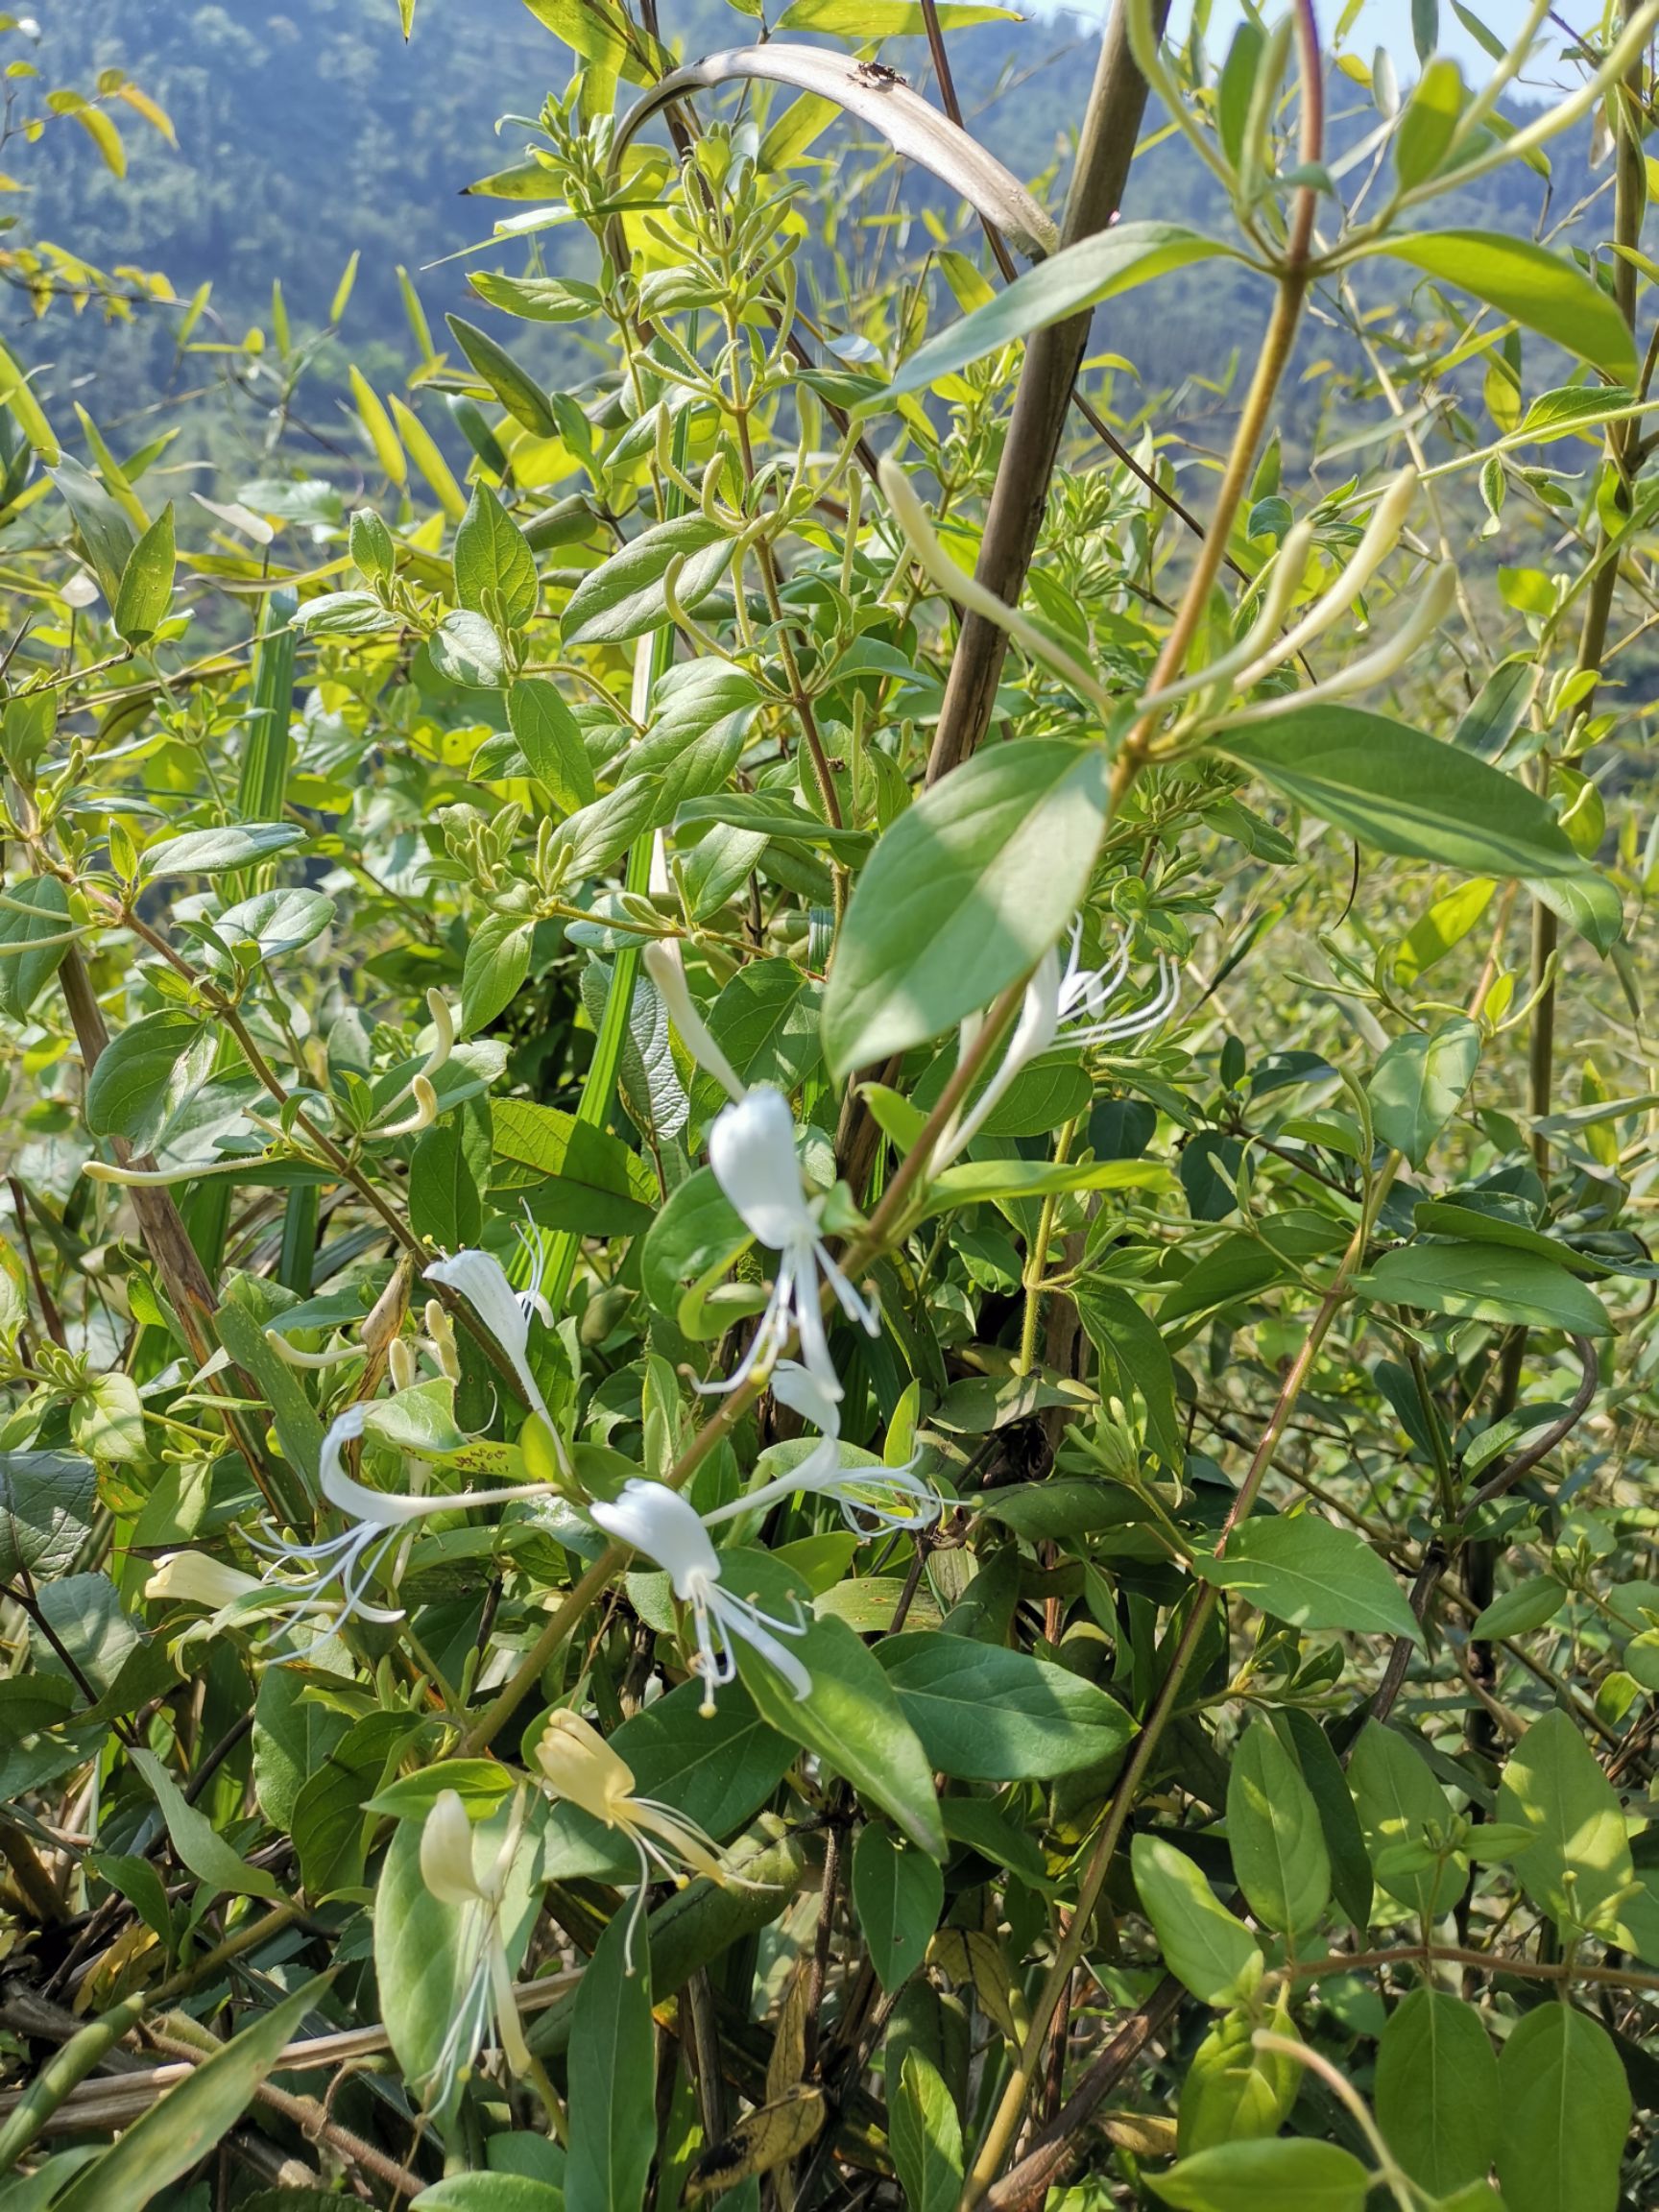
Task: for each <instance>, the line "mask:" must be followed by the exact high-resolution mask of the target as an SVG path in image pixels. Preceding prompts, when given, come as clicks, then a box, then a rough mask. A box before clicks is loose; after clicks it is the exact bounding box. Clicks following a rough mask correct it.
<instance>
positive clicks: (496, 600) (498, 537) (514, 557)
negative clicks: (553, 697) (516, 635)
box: [454, 484, 552, 690]
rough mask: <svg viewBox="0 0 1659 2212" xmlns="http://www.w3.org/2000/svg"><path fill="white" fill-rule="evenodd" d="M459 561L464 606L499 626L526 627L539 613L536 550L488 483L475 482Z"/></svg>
mask: <svg viewBox="0 0 1659 2212" xmlns="http://www.w3.org/2000/svg"><path fill="white" fill-rule="evenodd" d="M454 562H455V596H456V598H457V599H458V600H459V601H460V602H461V605H462V606H463V607H465V608H468V609H469V611H470V612H471V613H474V614H482V615H484V616H485V617H486V618H487V619H488V620H489V621H490V622H492V623H493V625H494V626H495V627H496V628H497V629H505V630H522V629H523V628H524V626H525V624H526V623H527V622H529V621H530V619H531V618H532V616H533V615H534V614H535V613H536V595H537V590H538V585H537V579H536V556H535V555H534V554H533V553H532V552H531V550H530V548H529V546H528V545H527V544H526V543H525V541H524V534H523V532H522V531H521V530H520V529H519V527H518V525H517V522H515V521H514V519H513V517H512V516H511V515H509V514H508V512H507V510H506V508H505V507H503V506H502V504H501V502H500V500H499V499H497V498H496V496H495V494H494V493H493V492H492V491H491V489H490V487H489V485H488V484H478V485H475V486H474V487H473V491H472V498H471V503H470V504H469V507H468V509H467V512H466V514H465V515H464V516H463V517H462V518H461V523H460V526H459V528H458V529H457V530H456V532H455V550H454ZM547 688H548V689H549V690H550V689H551V688H552V686H551V685H548V686H547Z"/></svg>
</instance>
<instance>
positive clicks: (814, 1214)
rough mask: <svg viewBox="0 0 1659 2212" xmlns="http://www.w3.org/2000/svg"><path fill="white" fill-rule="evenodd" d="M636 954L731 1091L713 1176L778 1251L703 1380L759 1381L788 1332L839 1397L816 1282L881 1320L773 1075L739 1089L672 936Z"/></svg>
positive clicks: (712, 1147) (717, 1121) (869, 1322)
mask: <svg viewBox="0 0 1659 2212" xmlns="http://www.w3.org/2000/svg"><path fill="white" fill-rule="evenodd" d="M642 957H643V959H644V962H645V968H646V972H647V974H649V975H650V977H651V980H652V981H653V982H654V983H655V984H656V986H657V988H658V990H659V992H660V993H661V997H662V1001H663V1003H664V1005H666V1007H667V1008H668V1012H669V1016H670V1018H671V1019H672V1021H673V1022H674V1025H675V1027H676V1028H677V1029H678V1030H679V1032H680V1034H681V1037H682V1038H683V1039H684V1041H685V1046H686V1047H687V1049H688V1050H689V1051H690V1053H691V1055H692V1057H693V1059H694V1060H695V1061H696V1062H697V1064H698V1066H699V1067H700V1068H703V1069H706V1070H708V1072H709V1074H710V1075H712V1076H714V1077H715V1078H716V1079H717V1080H718V1081H719V1082H720V1083H722V1084H723V1085H724V1086H725V1088H726V1090H727V1091H728V1092H729V1093H730V1094H731V1097H732V1103H731V1105H730V1106H725V1107H722V1108H721V1110H720V1112H719V1113H718V1114H717V1115H716V1116H715V1118H714V1125H713V1127H712V1128H711V1129H710V1130H709V1166H710V1167H711V1168H712V1169H713V1171H714V1180H715V1181H716V1182H717V1183H718V1184H719V1186H720V1188H721V1190H723V1191H724V1192H725V1193H726V1196H727V1197H728V1198H729V1199H730V1200H731V1202H732V1204H733V1208H734V1209H735V1210H736V1213H737V1214H738V1217H739V1218H740V1219H741V1221H742V1223H743V1226H744V1227H745V1228H746V1229H747V1230H748V1231H749V1233H750V1235H751V1236H753V1237H755V1238H757V1240H758V1241H759V1242H760V1243H762V1244H765V1245H768V1246H770V1248H771V1249H772V1250H773V1251H774V1252H776V1253H777V1254H778V1257H779V1266H778V1273H777V1276H776V1277H775V1279H774V1281H773V1285H772V1292H771V1296H770V1297H769V1298H768V1299H767V1302H766V1309H765V1311H764V1312H763V1313H762V1314H761V1316H760V1322H759V1326H758V1327H757V1330H756V1332H755V1336H754V1340H753V1341H752V1343H751V1344H750V1346H749V1349H748V1351H747V1352H746V1353H745V1355H744V1357H743V1358H742V1359H741V1361H740V1362H739V1363H738V1366H737V1369H736V1372H735V1373H734V1374H733V1375H732V1376H731V1377H729V1378H728V1380H727V1381H726V1382H724V1383H703V1384H702V1385H700V1387H701V1388H702V1389H703V1390H705V1391H706V1392H707V1391H724V1390H735V1389H737V1388H739V1387H740V1385H741V1384H743V1383H747V1382H748V1380H749V1378H750V1377H751V1376H752V1375H755V1376H758V1377H759V1378H760V1379H761V1380H764V1379H765V1377H766V1376H767V1375H768V1374H769V1373H770V1372H771V1370H772V1368H773V1366H774V1364H775V1363H776V1362H777V1360H778V1359H779V1358H781V1355H782V1353H783V1351H784V1349H785V1347H786V1346H787V1344H788V1342H789V1338H790V1335H791V1334H792V1333H793V1334H796V1335H797V1336H798V1337H799V1339H800V1344H801V1355H802V1358H804V1359H805V1363H806V1365H807V1366H808V1367H809V1368H810V1369H811V1371H812V1373H813V1374H814V1375H815V1376H816V1377H817V1378H818V1380H819V1382H820V1383H822V1384H823V1386H824V1388H825V1389H826V1390H829V1391H832V1392H833V1393H834V1395H835V1396H836V1397H837V1398H838V1397H839V1396H840V1395H841V1383H840V1379H839V1377H838V1376H837V1375H836V1373H835V1368H834V1365H833V1362H832V1361H831V1359H830V1358H829V1337H828V1335H827V1334H826V1332H825V1328H824V1306H823V1296H822V1291H821V1287H820V1286H821V1282H822V1283H828V1284H829V1287H830V1289H831V1290H832V1291H833V1292H834V1294H835V1297H836V1300H837V1301H838V1303H839V1305H840V1307H841V1310H842V1311H843V1312H844V1313H845V1314H846V1315H847V1318H848V1319H849V1320H850V1321H856V1322H857V1323H858V1325H859V1327H860V1328H862V1329H864V1330H866V1331H867V1332H868V1333H869V1334H870V1335H872V1336H875V1335H878V1334H879V1333H880V1329H881V1323H880V1319H879V1316H878V1313H877V1310H876V1308H875V1306H874V1305H873V1304H871V1303H870V1302H869V1301H868V1300H866V1299H865V1298H863V1297H861V1296H860V1295H859V1293H858V1292H857V1291H856V1290H855V1289H854V1286H853V1285H852V1284H851V1283H850V1282H849V1281H848V1279H847V1277H846V1275H845V1274H844V1273H843V1272H842V1270H841V1268H840V1267H839V1266H838V1265H837V1264H836V1262H835V1260H834V1258H833V1256H832V1255H831V1253H830V1251H829V1246H828V1245H827V1244H826V1243H825V1241H824V1239H823V1238H822V1237H821V1236H820V1235H819V1230H818V1215H819V1209H820V1206H821V1204H822V1201H821V1200H819V1199H817V1198H808V1197H807V1195H806V1190H805V1184H804V1183H803V1181H802V1176H801V1164H800V1161H799V1160H798V1159H797V1158H796V1154H795V1117H794V1114H793V1113H792V1112H791V1110H790V1106H789V1101H788V1099H787V1098H785V1097H784V1095H783V1094H782V1092H781V1091H780V1090H778V1089H777V1088H776V1086H775V1085H773V1084H771V1083H757V1084H756V1085H755V1086H754V1087H753V1088H752V1089H746V1088H745V1086H744V1084H743V1082H742V1080H741V1078H740V1077H739V1076H738V1074H737V1072H736V1070H734V1069H733V1066H732V1063H731V1062H730V1061H729V1060H728V1059H727V1057H726V1055H725V1053H724V1052H722V1051H721V1049H720V1047H719V1046H718V1045H717V1044H716V1043H715V1042H714V1039H713V1038H712V1037H711V1036H710V1035H709V1028H708V1025H707V1023H706V1022H704V1020H703V1017H702V1016H701V1015H700V1014H699V1013H698V1011H697V1009H696V1006H695V1005H694V1004H693V1003H692V999H691V994H690V992H689V991H688V990H687V989H686V985H685V963H684V961H683V959H682V957H681V953H680V948H679V945H678V944H677V943H670V942H669V941H668V940H666V939H663V940H660V941H659V942H657V943H656V944H653V945H648V946H646V948H645V950H644V953H643V955H642Z"/></svg>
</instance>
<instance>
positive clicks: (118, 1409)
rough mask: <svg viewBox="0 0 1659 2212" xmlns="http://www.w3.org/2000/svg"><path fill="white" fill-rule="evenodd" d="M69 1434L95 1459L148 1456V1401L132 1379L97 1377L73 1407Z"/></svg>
mask: <svg viewBox="0 0 1659 2212" xmlns="http://www.w3.org/2000/svg"><path fill="white" fill-rule="evenodd" d="M69 1433H70V1435H71V1436H72V1437H73V1438H74V1439H75V1442H76V1445H77V1446H78V1448H79V1449H80V1450H81V1451H83V1452H84V1453H86V1454H87V1455H88V1456H89V1457H91V1458H93V1459H111V1460H117V1461H120V1460H128V1459H142V1458H143V1456H144V1401H143V1400H142V1399H141V1398H140V1397H139V1395H138V1385H137V1383H134V1382H133V1380H132V1376H131V1375H124V1374H123V1373H122V1372H121V1371H120V1370H119V1369H118V1368H111V1369H110V1370H109V1371H108V1373H107V1374H104V1375H94V1376H93V1377H92V1379H91V1381H90V1382H89V1383H87V1385H86V1387H85V1389H84V1390H83V1391H81V1392H80V1394H79V1395H78V1396H77V1397H76V1398H75V1400H74V1401H73V1403H72V1404H71V1406H70V1407H69Z"/></svg>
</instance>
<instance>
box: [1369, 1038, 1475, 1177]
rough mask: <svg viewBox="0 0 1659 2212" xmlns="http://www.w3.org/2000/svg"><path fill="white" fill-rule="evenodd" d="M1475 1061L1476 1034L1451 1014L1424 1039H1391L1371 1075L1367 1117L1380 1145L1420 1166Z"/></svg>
mask: <svg viewBox="0 0 1659 2212" xmlns="http://www.w3.org/2000/svg"><path fill="white" fill-rule="evenodd" d="M1479 1059H1480V1032H1479V1028H1477V1026H1476V1025H1475V1023H1474V1022H1471V1021H1470V1020H1469V1019H1468V1018H1467V1016H1465V1015H1462V1014H1454V1015H1453V1016H1452V1018H1451V1019H1450V1020H1449V1021H1446V1022H1441V1024H1440V1026H1439V1027H1438V1028H1437V1029H1435V1030H1432V1031H1431V1032H1430V1033H1429V1034H1428V1035H1425V1034H1423V1033H1422V1032H1421V1031H1419V1030H1412V1031H1410V1032H1409V1033H1408V1034H1407V1036H1404V1037H1396V1038H1395V1040H1394V1042H1393V1043H1392V1044H1391V1045H1390V1046H1387V1048H1386V1049H1385V1050H1384V1052H1383V1056H1382V1058H1381V1059H1380V1060H1379V1061H1378V1063H1377V1065H1376V1067H1375V1069H1374V1070H1372V1073H1371V1080H1370V1082H1369V1083H1368V1084H1367V1085H1366V1087H1365V1088H1366V1091H1367V1093H1368V1094H1369V1096H1370V1100H1371V1119H1372V1122H1373V1124H1374V1126H1375V1128H1376V1131H1377V1134H1378V1136H1379V1137H1380V1138H1382V1140H1383V1143H1384V1144H1389V1145H1392V1147H1393V1148H1394V1150H1395V1151H1396V1152H1404V1153H1405V1155H1406V1157H1407V1160H1409V1161H1410V1163H1411V1165H1412V1166H1413V1167H1421V1166H1422V1165H1423V1163H1424V1161H1425V1160H1426V1159H1427V1158H1428V1157H1429V1153H1430V1150H1431V1146H1432V1145H1433V1142H1434V1140H1435V1138H1436V1137H1438V1136H1439V1134H1440V1132H1441V1130H1442V1129H1444V1128H1445V1126H1446V1124H1447V1122H1448V1121H1450V1120H1451V1118H1452V1117H1453V1115H1454V1114H1455V1113H1456V1111H1457V1109H1458V1107H1459V1106H1460V1105H1461V1104H1462V1102H1463V1095H1464V1094H1465V1092H1466V1091H1467V1090H1468V1088H1469V1086H1470V1084H1471V1083H1472V1082H1473V1081H1474V1080H1475V1070H1476V1067H1477V1066H1478V1065H1479Z"/></svg>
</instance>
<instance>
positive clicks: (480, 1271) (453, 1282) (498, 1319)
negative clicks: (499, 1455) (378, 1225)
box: [426, 1248, 557, 1433]
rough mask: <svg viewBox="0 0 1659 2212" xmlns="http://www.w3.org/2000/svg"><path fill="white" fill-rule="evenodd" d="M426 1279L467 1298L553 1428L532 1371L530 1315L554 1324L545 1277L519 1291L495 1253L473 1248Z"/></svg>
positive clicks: (436, 1265)
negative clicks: (544, 1294) (545, 1295)
mask: <svg viewBox="0 0 1659 2212" xmlns="http://www.w3.org/2000/svg"><path fill="white" fill-rule="evenodd" d="M426 1280H427V1282H428V1283H442V1284H443V1285H444V1286H445V1289H447V1290H456V1291H459V1292H460V1294H461V1296H462V1297H463V1298H465V1299H466V1301H467V1303H468V1305H469V1306H470V1307H471V1309H472V1310H473V1312H474V1313H476V1314H477V1316H478V1318H479V1320H480V1321H482V1322H483V1324H484V1326H485V1328H486V1329H488V1330H489V1332H490V1334H491V1335H492V1336H493V1337H494V1339H495V1341H496V1343H497V1344H499V1345H500V1347H501V1349H502V1351H503V1352H505V1353H506V1355H507V1358H508V1361H509V1363H510V1364H511V1366H512V1369H513V1372H514V1374H515V1376H516V1377H517V1381H518V1386H519V1388H520V1389H521V1390H522V1391H523V1393H524V1400H525V1403H526V1405H527V1406H528V1407H529V1408H530V1410H531V1412H532V1413H540V1414H541V1418H542V1420H543V1421H545V1422H546V1424H547V1426H548V1428H549V1429H552V1428H553V1416H552V1415H551V1414H550V1413H549V1412H548V1410H547V1401H546V1400H545V1399H544V1398H543V1397H542V1395H541V1384H540V1383H538V1382H537V1380H536V1378H535V1376H534V1375H533V1374H532V1373H531V1371H530V1316H531V1314H532V1313H534V1314H536V1315H538V1316H539V1317H540V1319H541V1324H542V1326H543V1327H544V1328H548V1329H550V1328H551V1327H552V1326H553V1315H552V1312H551V1310H550V1309H549V1307H548V1304H547V1301H546V1299H545V1298H543V1297H542V1295H541V1282H540V1280H539V1279H537V1280H534V1281H532V1283H531V1285H530V1286H529V1288H528V1289H526V1290H515V1289H514V1287H513V1286H512V1284H511V1283H509V1282H508V1280H507V1270H506V1269H505V1268H504V1267H503V1266H502V1264H501V1262H500V1261H499V1260H497V1259H496V1258H495V1255H494V1254H493V1252H480V1251H476V1250H473V1249H470V1248H469V1250H467V1251H465V1252H457V1253H456V1255H455V1257H454V1258H453V1259H452V1260H435V1261H434V1262H432V1264H431V1266H430V1267H428V1268H427V1270H426ZM555 1433H557V1431H555Z"/></svg>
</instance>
